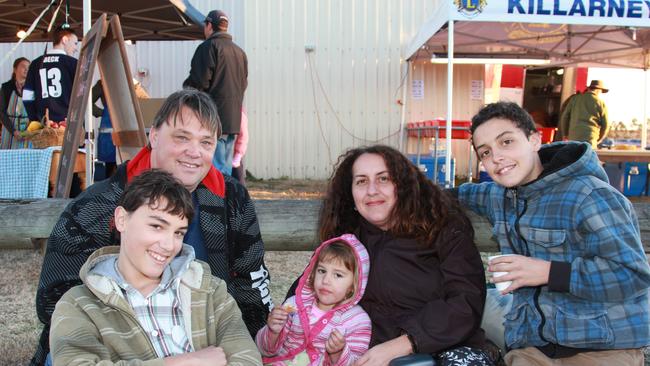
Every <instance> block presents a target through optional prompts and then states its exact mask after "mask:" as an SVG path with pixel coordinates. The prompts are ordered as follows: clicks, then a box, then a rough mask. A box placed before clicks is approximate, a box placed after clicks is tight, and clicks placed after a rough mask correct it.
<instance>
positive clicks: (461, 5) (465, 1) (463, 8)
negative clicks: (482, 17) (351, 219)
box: [454, 0, 487, 18]
mask: <svg viewBox="0 0 650 366" xmlns="http://www.w3.org/2000/svg"><path fill="white" fill-rule="evenodd" d="M454 4H455V5H456V9H457V10H458V12H459V13H461V14H463V15H465V16H466V17H468V18H473V17H475V16H477V15H479V14H481V12H483V9H484V8H485V5H487V0H454Z"/></svg>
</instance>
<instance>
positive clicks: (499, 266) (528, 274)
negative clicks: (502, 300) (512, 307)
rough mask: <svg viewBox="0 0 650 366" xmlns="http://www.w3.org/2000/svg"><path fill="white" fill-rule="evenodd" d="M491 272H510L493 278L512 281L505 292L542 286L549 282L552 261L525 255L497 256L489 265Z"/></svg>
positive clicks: (500, 280) (497, 280)
mask: <svg viewBox="0 0 650 366" xmlns="http://www.w3.org/2000/svg"><path fill="white" fill-rule="evenodd" d="M488 271H490V272H508V274H506V275H503V276H499V277H497V278H492V279H491V280H490V281H491V282H492V283H497V282H504V281H512V284H511V285H510V286H509V287H508V288H507V289H505V290H503V292H502V293H503V294H507V293H509V292H512V291H514V290H516V289H518V288H521V287H529V286H530V287H535V286H542V285H546V284H547V283H548V276H549V273H550V271H551V262H549V261H545V260H542V259H537V258H531V257H526V256H523V255H509V256H506V257H499V258H495V259H493V260H492V261H491V262H490V265H489V266H488Z"/></svg>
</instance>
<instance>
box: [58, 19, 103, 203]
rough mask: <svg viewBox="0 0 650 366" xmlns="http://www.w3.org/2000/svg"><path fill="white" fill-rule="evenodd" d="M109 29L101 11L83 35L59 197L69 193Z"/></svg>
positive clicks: (61, 164) (64, 148)
mask: <svg viewBox="0 0 650 366" xmlns="http://www.w3.org/2000/svg"><path fill="white" fill-rule="evenodd" d="M106 29H107V22H106V14H102V15H101V16H100V17H99V19H97V21H96V22H95V24H93V26H92V28H91V29H90V31H88V33H87V34H86V35H85V36H84V39H83V44H82V45H81V51H80V52H79V62H77V71H76V73H75V77H74V84H73V86H72V94H71V97H70V106H69V107H68V117H67V127H66V128H65V139H64V140H63V151H62V153H61V161H60V163H59V173H58V176H57V180H56V191H55V194H54V197H56V198H68V197H69V196H70V186H71V185H72V174H73V171H74V165H75V159H76V158H77V148H78V146H79V138H80V135H81V132H82V126H83V123H84V119H85V111H86V108H87V106H88V98H89V96H90V90H91V88H92V81H93V80H92V79H93V72H94V71H95V64H96V62H97V54H98V52H99V46H100V44H101V43H102V39H103V38H104V37H105V36H106Z"/></svg>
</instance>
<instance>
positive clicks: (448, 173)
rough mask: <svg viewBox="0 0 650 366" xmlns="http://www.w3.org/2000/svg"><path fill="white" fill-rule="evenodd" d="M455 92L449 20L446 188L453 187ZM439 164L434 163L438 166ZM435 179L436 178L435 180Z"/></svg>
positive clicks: (452, 33) (452, 34)
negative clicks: (452, 107)
mask: <svg viewBox="0 0 650 366" xmlns="http://www.w3.org/2000/svg"><path fill="white" fill-rule="evenodd" d="M453 91H454V21H453V20H451V19H449V25H448V27H447V123H446V126H445V131H446V135H445V149H446V150H447V153H446V154H445V187H446V188H450V187H453V185H452V184H451V182H452V179H453V177H452V176H451V118H452V117H451V116H452V110H451V106H452V95H453ZM437 163H438V162H437V161H436V162H434V164H437ZM434 179H435V178H434Z"/></svg>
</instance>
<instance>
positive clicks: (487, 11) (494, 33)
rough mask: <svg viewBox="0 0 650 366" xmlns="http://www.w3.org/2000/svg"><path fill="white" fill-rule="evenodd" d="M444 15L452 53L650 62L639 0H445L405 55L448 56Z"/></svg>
mask: <svg viewBox="0 0 650 366" xmlns="http://www.w3.org/2000/svg"><path fill="white" fill-rule="evenodd" d="M594 4H601V6H599V7H596V6H595V5H594ZM590 6H591V8H590ZM449 20H455V21H456V22H455V24H454V57H457V58H462V57H482V58H484V57H492V58H504V57H505V58H542V59H547V60H549V61H550V62H551V64H552V65H558V66H598V67H603V66H615V67H632V68H641V69H648V68H650V51H649V49H650V5H649V4H645V3H643V2H640V1H636V0H610V1H607V2H605V1H603V2H596V1H586V0H584V1H583V0H559V1H557V0H556V1H554V0H442V1H440V3H439V8H438V10H437V11H436V12H434V15H433V16H432V17H431V18H430V19H429V20H428V21H427V22H426V23H425V24H424V25H423V26H422V27H421V28H420V30H419V32H418V34H417V36H416V37H415V38H414V39H413V41H412V42H411V44H410V45H409V48H408V49H407V54H406V58H408V59H421V58H427V59H428V58H431V57H447V49H448V44H447V42H448V38H447V36H448V35H447V24H448V22H449Z"/></svg>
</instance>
